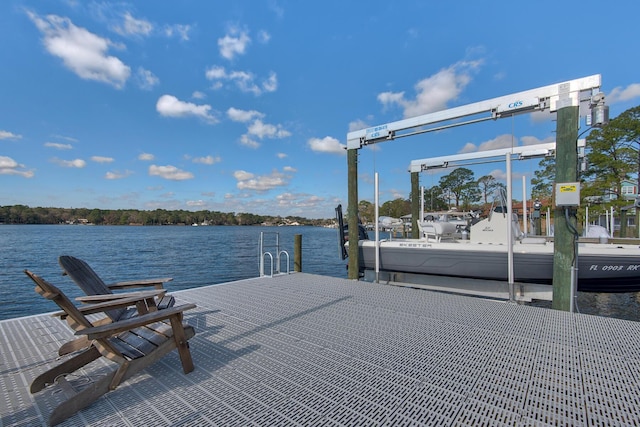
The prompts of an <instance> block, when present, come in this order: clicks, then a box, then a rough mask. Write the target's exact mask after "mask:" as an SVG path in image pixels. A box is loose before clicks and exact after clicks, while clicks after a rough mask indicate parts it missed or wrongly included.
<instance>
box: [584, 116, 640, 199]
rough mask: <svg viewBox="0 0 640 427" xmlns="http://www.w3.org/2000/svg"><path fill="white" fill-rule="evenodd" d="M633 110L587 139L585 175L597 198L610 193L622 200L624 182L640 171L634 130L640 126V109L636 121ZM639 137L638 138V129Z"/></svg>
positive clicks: (593, 132)
mask: <svg viewBox="0 0 640 427" xmlns="http://www.w3.org/2000/svg"><path fill="white" fill-rule="evenodd" d="M637 108H638V107H636V109H637ZM632 110H633V109H632ZM630 111H631V110H627V111H625V112H624V113H622V114H621V115H620V116H618V117H616V118H615V119H613V120H611V121H610V122H609V124H607V125H605V126H603V127H602V128H601V129H595V130H593V131H592V132H591V133H590V134H589V136H588V137H587V150H588V152H587V161H588V168H587V171H586V172H585V174H584V176H585V178H590V180H591V185H590V186H589V189H590V190H591V191H593V192H595V194H593V195H600V196H601V195H605V194H609V195H610V196H611V197H612V198H613V199H618V200H621V199H622V197H621V196H622V195H621V194H620V192H621V188H622V181H624V180H626V179H630V176H631V174H632V173H634V172H637V171H638V164H639V163H638V150H637V148H636V147H633V146H632V145H635V144H636V143H637V142H636V141H635V140H634V139H633V138H634V135H633V128H634V124H635V126H636V127H640V124H638V123H639V121H638V117H637V115H638V113H640V110H638V111H637V112H636V116H635V118H634V114H633V113H629V112H630ZM628 138H632V139H631V140H629V139H628ZM635 138H636V139H638V130H637V129H636V134H635ZM585 195H592V194H585Z"/></svg>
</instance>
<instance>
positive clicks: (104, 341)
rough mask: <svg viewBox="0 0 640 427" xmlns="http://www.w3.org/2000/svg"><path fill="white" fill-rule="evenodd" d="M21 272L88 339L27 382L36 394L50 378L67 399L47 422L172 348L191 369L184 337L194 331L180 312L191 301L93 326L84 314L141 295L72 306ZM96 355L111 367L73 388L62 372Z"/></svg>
mask: <svg viewBox="0 0 640 427" xmlns="http://www.w3.org/2000/svg"><path fill="white" fill-rule="evenodd" d="M25 274H26V275H27V276H29V277H30V278H31V280H33V281H34V282H35V283H36V288H35V290H36V292H37V293H39V294H40V295H42V296H43V297H45V298H47V299H50V300H52V301H53V302H55V303H56V304H57V305H58V306H59V307H60V308H61V309H62V312H59V313H56V315H58V316H60V317H61V318H62V319H65V320H66V321H67V323H68V324H69V326H70V327H71V328H72V329H73V330H74V331H75V334H76V335H84V336H86V337H87V338H88V339H89V340H91V345H90V346H89V347H88V348H86V349H84V350H82V351H81V352H79V353H78V354H76V355H74V356H73V357H71V358H70V359H68V360H66V361H65V362H63V363H61V364H60V365H58V366H56V367H54V368H52V369H49V370H48V371H46V372H44V373H42V374H40V375H39V376H38V377H37V378H35V379H34V380H33V382H32V383H31V393H36V392H38V391H40V390H42V389H43V388H44V387H45V386H46V385H48V384H53V383H54V382H55V383H56V384H58V385H59V386H60V388H61V389H62V390H63V392H64V393H65V395H66V397H67V400H66V401H64V402H63V403H61V404H60V405H58V406H57V407H56V408H55V409H54V410H53V412H52V413H51V415H50V416H49V423H50V424H51V425H55V424H58V423H60V422H62V421H63V420H65V419H67V418H69V417H70V416H72V415H73V414H75V413H76V412H78V411H79V410H81V409H83V408H85V407H87V406H89V405H90V404H91V403H93V402H94V401H95V400H96V399H98V398H99V397H100V396H102V395H103V394H105V393H107V392H108V391H110V390H114V389H115V388H116V387H117V386H118V385H119V384H120V383H121V382H123V381H125V380H127V379H128V378H130V377H131V376H133V375H134V374H136V373H137V372H139V371H140V370H142V369H144V368H146V367H147V366H149V365H151V364H152V363H154V362H156V361H157V360H159V359H160V358H162V357H163V356H164V355H166V354H167V353H169V352H170V351H172V350H174V349H177V350H178V353H179V355H180V361H181V362H182V369H183V371H184V373H185V374H187V373H189V372H191V371H193V369H194V366H193V361H192V359H191V352H190V350H189V343H188V340H189V339H190V338H191V337H193V336H194V335H195V331H194V329H193V327H191V326H189V325H185V324H183V323H182V320H183V312H184V311H185V310H190V309H193V308H195V307H196V305H195V304H184V305H181V306H178V307H170V308H167V309H164V310H158V311H154V312H147V313H146V314H140V315H138V316H134V317H131V318H128V319H124V320H119V321H115V322H111V323H107V324H103V325H99V326H96V325H94V323H92V322H91V321H90V320H89V319H88V318H87V317H86V315H89V314H94V313H99V312H104V311H106V310H109V309H114V308H124V307H127V306H130V305H135V304H136V303H139V302H140V299H141V298H142V299H144V296H142V297H140V296H138V297H135V296H134V297H126V298H119V299H115V300H113V301H108V302H102V303H97V304H90V305H85V306H81V307H76V306H75V305H74V304H73V303H72V302H71V301H70V300H69V299H68V298H67V296H66V295H65V294H64V293H63V292H62V291H60V289H58V288H57V287H55V286H54V285H52V284H51V283H49V282H47V281H46V280H44V279H43V278H41V277H39V276H37V275H36V274H34V273H32V272H30V271H29V270H25ZM101 356H104V357H106V358H107V359H109V360H111V361H113V362H115V363H116V364H117V367H116V368H115V369H114V370H113V371H112V372H110V373H109V374H108V375H106V376H103V377H100V379H98V380H96V381H95V382H93V383H91V384H89V385H88V386H87V387H85V388H84V389H82V390H75V389H73V387H72V386H71V384H70V383H69V382H67V381H66V380H65V378H64V376H65V375H66V374H70V373H72V372H74V371H76V370H77V369H80V368H81V367H83V366H85V365H87V364H89V363H91V362H92V361H94V360H96V359H98V358H100V357H101Z"/></svg>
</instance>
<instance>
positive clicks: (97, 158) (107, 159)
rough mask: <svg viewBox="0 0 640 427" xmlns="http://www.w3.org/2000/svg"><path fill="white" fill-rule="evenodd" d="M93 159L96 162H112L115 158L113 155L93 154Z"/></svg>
mask: <svg viewBox="0 0 640 427" xmlns="http://www.w3.org/2000/svg"><path fill="white" fill-rule="evenodd" d="M91 161H93V162H96V163H112V162H113V161H114V159H113V157H102V156H93V157H91Z"/></svg>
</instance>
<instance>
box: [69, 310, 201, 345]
mask: <svg viewBox="0 0 640 427" xmlns="http://www.w3.org/2000/svg"><path fill="white" fill-rule="evenodd" d="M193 308H196V305H195V304H184V305H181V306H178V307H171V308H167V309H164V310H159V311H154V312H151V313H149V314H145V315H142V316H136V317H131V318H129V319H126V320H120V321H117V322H113V323H108V324H106V325H100V326H95V327H93V328H86V329H81V330H79V331H76V333H75V334H76V335H86V336H87V338H88V339H90V340H95V339H100V338H108V337H110V336H113V335H115V334H118V333H120V332H124V331H129V330H131V329H134V328H138V327H140V326H145V325H149V324H151V323H155V322H160V321H162V320H166V319H169V318H170V317H173V316H179V315H181V314H182V313H183V312H184V311H186V310H191V309H193Z"/></svg>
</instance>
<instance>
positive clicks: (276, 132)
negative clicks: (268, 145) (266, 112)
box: [247, 120, 291, 139]
mask: <svg viewBox="0 0 640 427" xmlns="http://www.w3.org/2000/svg"><path fill="white" fill-rule="evenodd" d="M247 131H248V134H249V135H253V136H257V137H258V138H260V139H264V138H269V139H276V138H277V139H281V138H286V137H288V136H291V132H289V131H287V130H285V129H283V128H282V126H281V125H277V126H275V125H272V124H269V123H263V122H262V120H255V121H254V122H253V123H252V124H251V125H249V127H248V129H247Z"/></svg>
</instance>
